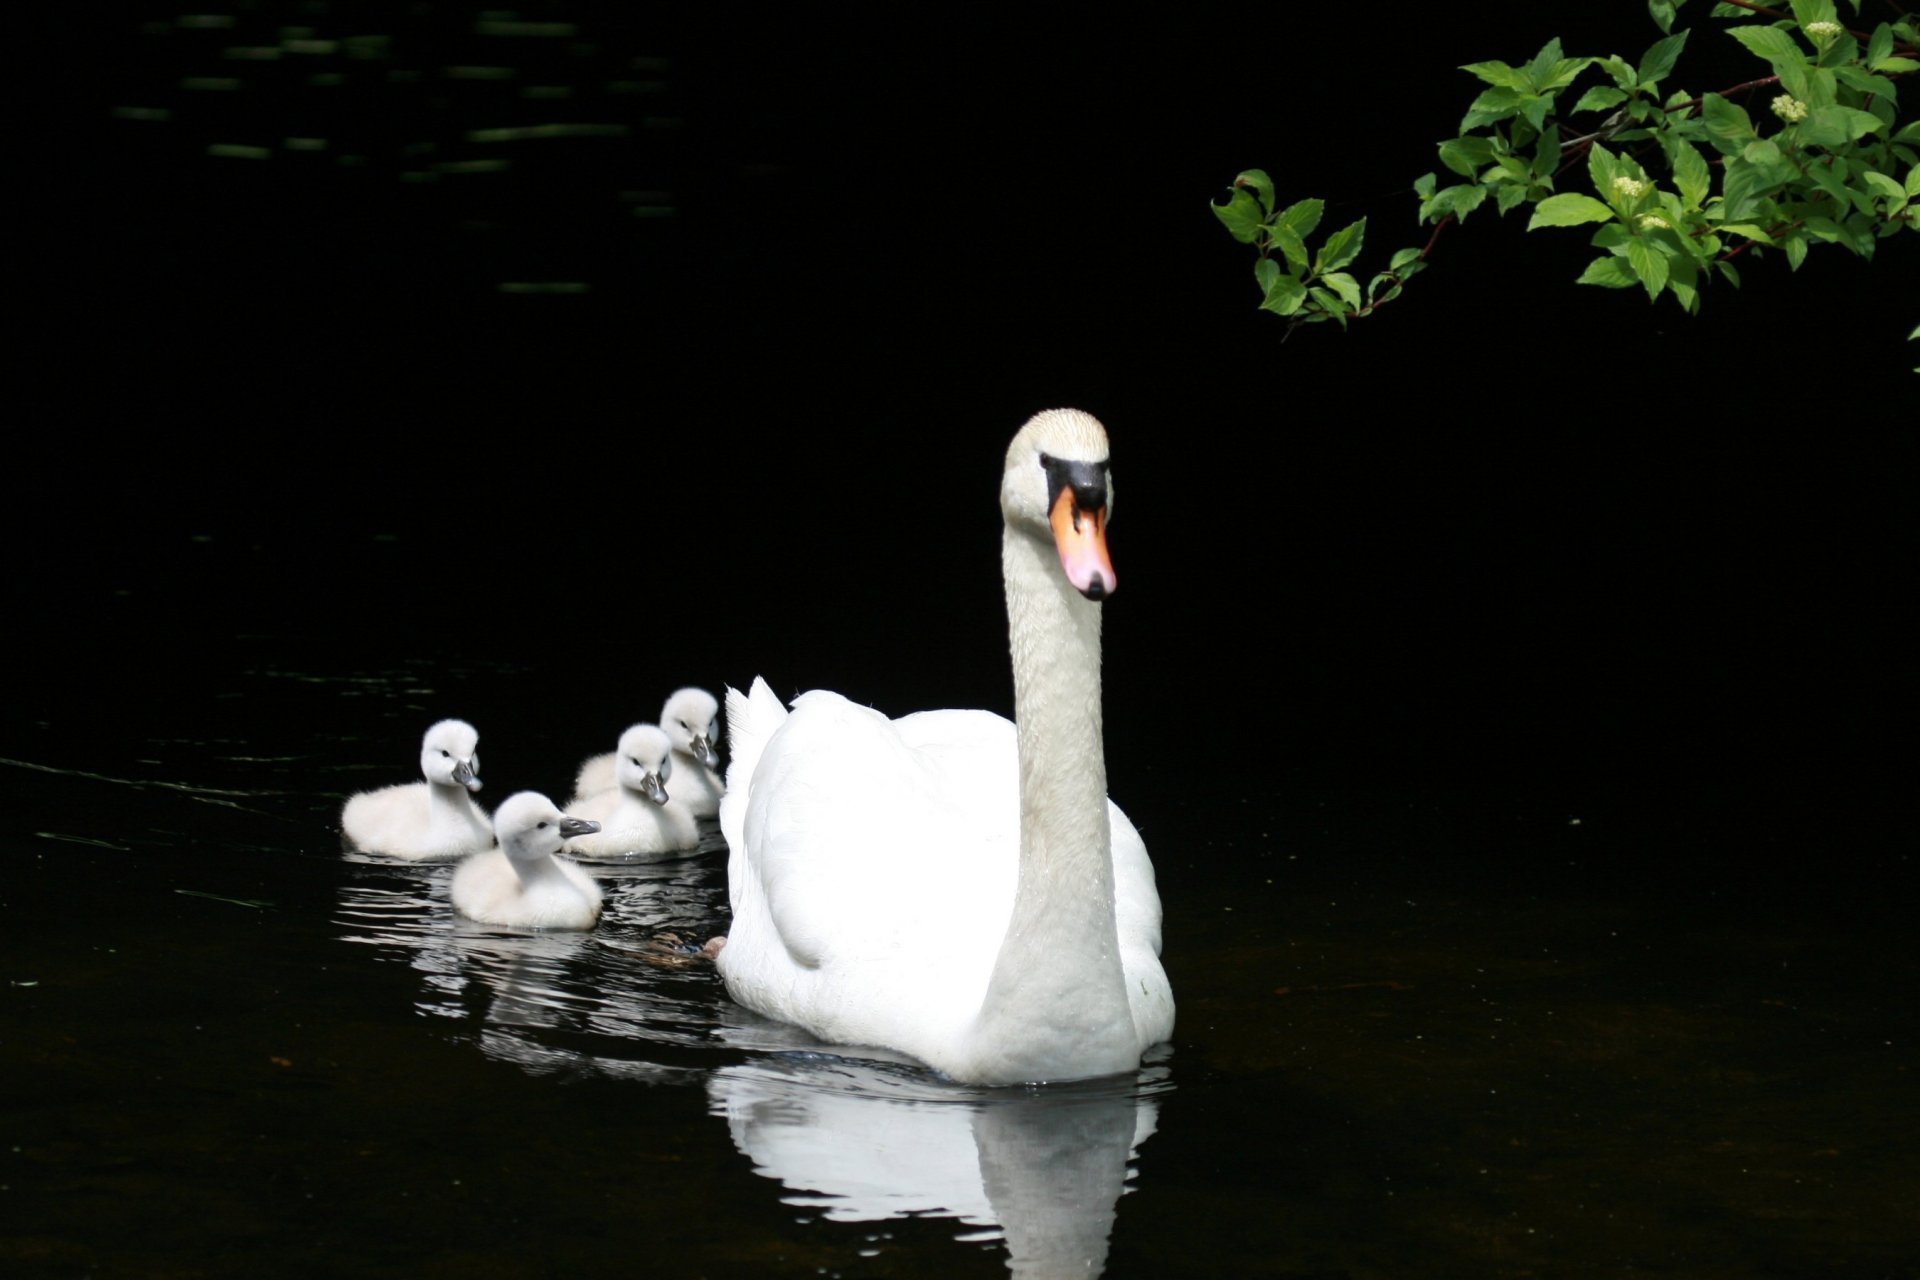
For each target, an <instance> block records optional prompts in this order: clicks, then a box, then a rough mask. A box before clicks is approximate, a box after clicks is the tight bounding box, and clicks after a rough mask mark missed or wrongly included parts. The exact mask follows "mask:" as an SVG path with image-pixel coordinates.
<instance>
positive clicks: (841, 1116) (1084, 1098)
mask: <svg viewBox="0 0 1920 1280" xmlns="http://www.w3.org/2000/svg"><path fill="white" fill-rule="evenodd" d="M1166 1075H1167V1073H1166V1070H1165V1068H1164V1067H1151V1066H1150V1067H1147V1068H1144V1069H1143V1070H1142V1071H1141V1072H1140V1073H1139V1075H1138V1076H1137V1077H1116V1078H1112V1079H1106V1080H1098V1081H1089V1082H1084V1083H1080V1084H1071V1085H1053V1086H1048V1087H1046V1088H1040V1089H1022V1088H1008V1089H972V1088H963V1087H960V1086H956V1085H951V1084H948V1083H946V1082H944V1081H942V1080H940V1079H938V1078H937V1077H934V1076H931V1075H929V1074H928V1073H927V1072H926V1071H925V1070H924V1069H922V1068H918V1067H914V1066H911V1065H908V1064H905V1063H901V1064H893V1063H886V1062H871V1061H856V1060H851V1059H846V1058H840V1057H835V1056H830V1055H827V1054H820V1053H788V1054H785V1055H780V1056H772V1057H760V1058H755V1059H753V1060H750V1061H748V1062H746V1063H742V1064H739V1065H736V1066H729V1067H722V1068H721V1069H719V1070H718V1071H715V1072H714V1073H713V1075H712V1076H711V1077H710V1079H709V1082H708V1099H709V1109H710V1110H711V1111H712V1113H713V1114H714V1115H716V1116H721V1117H724V1118H725V1120H726V1122H727V1128H728V1130H729V1132H730V1133H731V1134H732V1136H733V1142H734V1145H735V1146H736V1147H738V1148H739V1149H740V1151H741V1152H742V1153H743V1154H744V1155H746V1156H747V1157H748V1158H749V1159H751V1160H752V1161H753V1165H754V1170H755V1172H757V1173H759V1174H761V1175H763V1176H765V1177H768V1178H772V1179H774V1180H776V1181H778V1182H779V1183H781V1184H782V1185H783V1186H785V1187H786V1188H787V1190H788V1194H787V1195H785V1196H783V1197H782V1199H783V1201H784V1202H785V1203H787V1204H791V1205H796V1206H804V1207H807V1208H811V1209H816V1210H818V1211H819V1212H820V1213H821V1214H822V1216H824V1217H826V1218H828V1219H831V1220H833V1221H836V1222H874V1221H881V1220H885V1219H890V1218H900V1217H906V1216H910V1215H911V1216H926V1217H947V1218H953V1219H956V1220H957V1221H959V1222H961V1223H964V1224H967V1225H970V1226H975V1227H981V1228H987V1229H988V1230H985V1231H982V1232H978V1233H967V1234H965V1235H964V1236H963V1238H964V1239H967V1240H992V1239H1001V1240H1004V1241H1005V1244H1006V1249H1007V1255H1008V1257H1007V1265H1008V1267H1009V1268H1010V1269H1011V1270H1012V1272H1013V1274H1015V1275H1017V1276H1060V1275H1076V1276H1081V1275H1085V1276H1097V1275H1099V1274H1100V1272H1101V1271H1102V1269H1103V1268H1104V1267H1105V1265H1106V1256H1107V1243H1108V1240H1109V1238H1110V1237H1111V1235H1112V1232H1113V1223H1114V1217H1115V1214H1116V1212H1117V1210H1118V1201H1119V1198H1120V1196H1121V1195H1122V1194H1123V1193H1124V1192H1125V1191H1126V1190H1127V1182H1128V1180H1129V1179H1130V1178H1131V1177H1132V1176H1133V1169H1132V1167H1131V1161H1132V1160H1133V1158H1134V1156H1135V1154H1136V1153H1137V1151H1138V1150H1139V1147H1140V1145H1141V1144H1142V1143H1143V1142H1145V1141H1146V1139H1147V1138H1148V1137H1149V1136H1150V1135H1151V1134H1152V1133H1153V1130H1154V1122H1155V1119H1156V1116H1157V1113H1158V1104H1157V1102H1156V1101H1155V1095H1156V1094H1157V1093H1159V1092H1161V1091H1163V1090H1164V1089H1165V1088H1166Z"/></svg>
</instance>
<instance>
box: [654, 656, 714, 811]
mask: <svg viewBox="0 0 1920 1280" xmlns="http://www.w3.org/2000/svg"><path fill="white" fill-rule="evenodd" d="M719 717H720V704H719V702H718V701H716V700H715V698H714V696H713V695H712V694H710V693H708V692H707V691H706V690H705V689H695V688H692V687H691V686H689V687H688V688H685V689H675V690H674V691H673V692H672V693H671V694H669V695H667V701H666V703H665V705H663V706H662V707H661V708H660V727H661V728H663V729H665V730H666V731H667V736H668V737H669V738H671V739H673V768H674V785H673V791H672V794H673V798H674V799H675V800H678V801H679V802H680V803H681V804H684V805H686V806H687V808H689V809H691V810H693V813H694V816H695V817H699V818H711V817H715V816H716V815H718V814H719V812H720V797H721V796H723V795H725V794H726V791H727V784H726V783H725V782H723V781H721V778H720V773H719V769H720V754H719V752H718V750H717V749H716V748H717V747H718V745H719V742H720V725H719Z"/></svg>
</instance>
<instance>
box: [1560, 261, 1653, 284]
mask: <svg viewBox="0 0 1920 1280" xmlns="http://www.w3.org/2000/svg"><path fill="white" fill-rule="evenodd" d="M1575 283H1576V284H1597V285H1599V286H1600V287H1601V288H1603V289H1630V288H1632V287H1633V286H1634V285H1636V284H1639V283H1640V280H1639V278H1638V277H1637V276H1635V275H1634V274H1633V272H1632V271H1631V270H1629V269H1628V267H1627V264H1626V263H1625V262H1622V261H1621V260H1620V259H1619V258H1613V257H1607V258H1597V259H1595V260H1594V261H1592V262H1589V263H1588V264H1587V269H1586V270H1585V271H1582V272H1581V273H1580V279H1579V280H1577V281H1575Z"/></svg>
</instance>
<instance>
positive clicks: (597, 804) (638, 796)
mask: <svg viewBox="0 0 1920 1280" xmlns="http://www.w3.org/2000/svg"><path fill="white" fill-rule="evenodd" d="M614 758H615V762H616V765H615V773H616V776H617V777H618V778H619V782H620V785H619V786H617V787H615V788H614V789H613V790H611V791H598V792H595V793H593V794H592V795H576V796H574V797H573V799H572V800H569V801H568V802H567V812H568V813H570V814H572V815H573V816H574V817H576V818H590V819H592V820H593V821H595V822H597V823H599V824H600V829H599V830H598V831H595V832H591V833H589V834H586V835H580V836H575V837H574V838H573V839H571V840H569V841H567V851H568V852H570V853H578V854H582V855H585V856H588V857H619V856H622V855H647V854H668V853H682V852H685V851H686V850H689V849H692V848H694V847H695V846H697V845H698V844H699V843H700V824H699V823H698V822H696V821H694V817H693V811H692V810H690V809H688V808H687V806H685V805H683V804H681V803H680V802H679V801H678V800H674V799H670V798H669V797H668V794H667V788H668V786H669V785H670V781H671V780H673V779H677V778H678V777H679V776H680V775H679V774H678V773H677V772H676V771H675V769H674V755H673V741H672V739H670V738H669V737H668V736H667V734H666V731H665V730H663V729H662V728H660V726H659V725H655V724H636V725H633V726H631V727H629V728H628V729H627V731H626V732H625V733H623V734H621V735H620V747H619V750H617V751H616V752H614Z"/></svg>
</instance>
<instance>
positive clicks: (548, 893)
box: [452, 791, 600, 929]
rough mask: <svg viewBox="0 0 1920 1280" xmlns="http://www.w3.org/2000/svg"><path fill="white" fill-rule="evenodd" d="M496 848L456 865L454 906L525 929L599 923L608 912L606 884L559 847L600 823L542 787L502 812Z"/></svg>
mask: <svg viewBox="0 0 1920 1280" xmlns="http://www.w3.org/2000/svg"><path fill="white" fill-rule="evenodd" d="M493 820H494V827H495V829H496V830H497V831H499V833H500V844H499V845H498V846H497V847H496V848H492V849H487V850H485V851H483V852H481V853H476V854H474V855H473V856H472V857H470V858H468V859H467V860H466V861H465V862H462V863H461V864H460V866H459V867H458V868H457V869H456V870H455V871H454V873H453V888H452V893H453V906H454V910H456V911H458V912H459V913H460V914H461V915H463V916H467V917H469V918H471V919H474V920H478V921H480V922H481V923H483V924H504V925H514V926H517V927H519V928H524V929H591V928H593V926H594V925H595V924H596V923H598V922H599V919H600V886H599V885H598V884H596V883H595V882H594V879H593V877H592V876H590V875H588V874H587V873H586V872H584V871H582V870H581V869H580V868H579V867H577V866H575V865H574V864H573V863H571V862H567V861H565V860H564V859H561V858H556V857H555V856H554V855H555V854H557V853H559V852H560V849H561V846H562V844H563V843H564V842H565V841H566V840H567V839H569V838H574V837H578V836H581V835H585V834H586V833H588V832H590V831H593V830H595V824H594V823H592V822H588V821H583V820H581V819H579V818H575V817H573V816H571V815H568V814H564V813H561V812H560V810H559V809H557V808H555V807H554V804H553V801H551V800H549V799H547V798H546V797H545V796H543V795H541V794H540V793H539V792H537V791H522V792H520V793H518V794H517V795H513V796H509V797H508V798H507V799H506V801H505V802H503V803H502V804H501V806H500V808H499V810H498V812H496V813H495V814H494V818H493Z"/></svg>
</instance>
